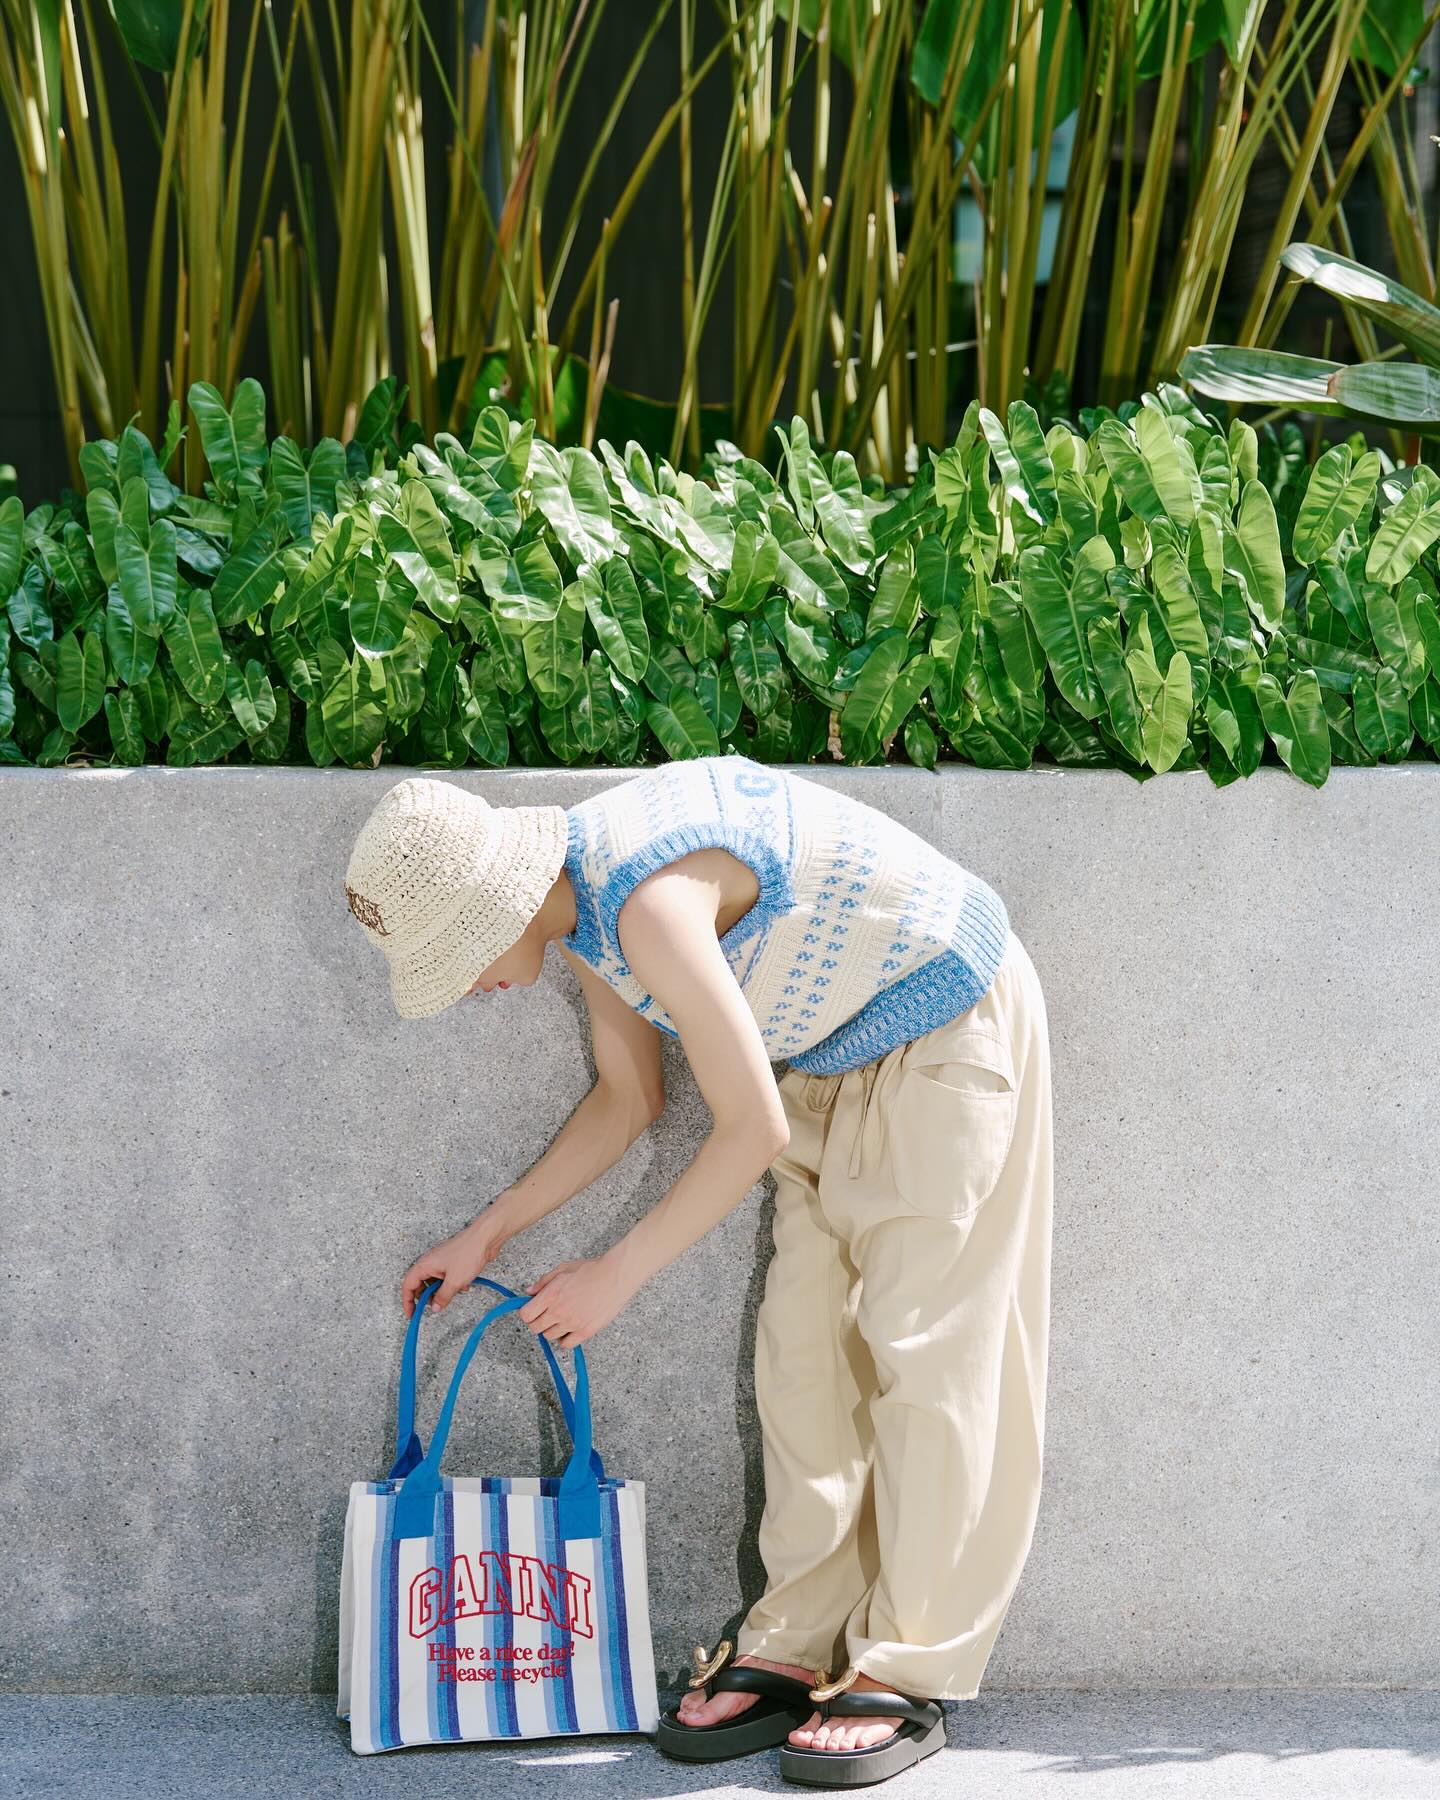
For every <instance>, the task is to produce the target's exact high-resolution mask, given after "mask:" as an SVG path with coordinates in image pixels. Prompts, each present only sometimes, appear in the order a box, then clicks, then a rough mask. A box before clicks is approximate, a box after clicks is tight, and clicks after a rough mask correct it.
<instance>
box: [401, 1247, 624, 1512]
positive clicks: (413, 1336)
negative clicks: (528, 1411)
mask: <svg viewBox="0 0 1440 1800" xmlns="http://www.w3.org/2000/svg"><path fill="white" fill-rule="evenodd" d="M470 1285H471V1287H488V1288H493V1289H494V1290H495V1292H496V1293H497V1294H504V1295H505V1296H506V1298H507V1299H514V1298H515V1289H514V1288H508V1287H506V1286H505V1284H504V1283H503V1282H500V1281H492V1280H491V1279H490V1277H489V1276H488V1275H477V1276H476V1277H475V1279H474V1280H473V1281H472V1282H471V1283H470ZM439 1291H440V1283H439V1281H438V1280H432V1281H431V1283H430V1284H429V1285H428V1286H426V1287H424V1288H422V1289H421V1291H420V1293H419V1294H418V1295H417V1296H416V1300H415V1306H414V1309H413V1311H412V1312H411V1314H410V1329H409V1330H408V1331H407V1332H406V1333H405V1348H404V1350H403V1351H402V1353H401V1356H400V1394H399V1399H398V1401H397V1403H396V1409H395V1452H396V1454H395V1462H394V1465H393V1466H392V1468H391V1470H390V1473H389V1475H388V1476H387V1477H386V1479H387V1480H389V1481H399V1480H400V1479H401V1478H402V1477H403V1476H406V1475H408V1474H409V1473H410V1471H411V1470H412V1469H413V1468H415V1467H416V1466H417V1465H418V1464H419V1463H420V1462H421V1461H422V1460H423V1458H424V1455H425V1446H424V1444H422V1443H421V1442H420V1436H419V1433H418V1432H417V1431H416V1429H415V1359H416V1352H417V1350H418V1348H419V1342H420V1320H421V1318H422V1317H423V1315H424V1312H425V1308H426V1307H427V1306H428V1305H429V1304H430V1302H431V1301H432V1300H433V1299H434V1298H435V1296H436V1294H438V1293H439ZM525 1297H526V1298H529V1297H530V1296H528V1295H527V1296H525ZM540 1348H541V1349H542V1350H543V1351H544V1352H545V1360H546V1362H548V1363H549V1365H550V1373H551V1375H553V1376H554V1378H555V1390H556V1392H557V1394H558V1395H559V1397H560V1411H561V1412H562V1413H563V1414H564V1416H565V1429H566V1431H568V1432H569V1434H570V1441H571V1443H572V1444H573V1443H574V1441H575V1408H574V1404H573V1403H572V1401H571V1399H570V1389H569V1386H568V1384H567V1383H566V1380H565V1376H564V1374H563V1373H562V1371H561V1368H560V1361H559V1358H558V1357H557V1356H556V1354H555V1352H554V1350H553V1348H552V1347H551V1344H550V1340H549V1338H547V1337H545V1336H544V1335H543V1333H542V1334H541V1337H540ZM590 1459H591V1464H592V1466H593V1467H594V1470H595V1476H596V1479H597V1480H598V1481H604V1479H605V1465H604V1463H603V1462H602V1461H601V1460H600V1452H599V1451H598V1450H592V1451H591V1452H590Z"/></svg>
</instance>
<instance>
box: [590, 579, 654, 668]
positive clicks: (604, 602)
mask: <svg viewBox="0 0 1440 1800" xmlns="http://www.w3.org/2000/svg"><path fill="white" fill-rule="evenodd" d="M603 577H604V579H603V580H597V578H596V576H595V574H594V572H593V571H592V572H590V573H587V574H585V575H582V576H581V578H580V581H579V584H578V585H579V588H580V593H581V595H582V597H583V599H584V601H585V610H586V612H587V613H588V614H589V615H590V623H591V625H592V626H593V627H594V631H595V636H596V637H597V638H598V639H599V641H600V648H601V649H602V650H603V651H604V652H605V654H606V656H607V657H608V658H609V659H610V661H611V662H612V663H613V664H614V665H615V667H616V668H617V669H618V670H619V671H620V673H621V674H622V675H623V676H625V678H626V679H627V680H629V681H639V680H640V678H641V677H642V676H643V675H644V673H645V665H646V664H647V663H648V662H649V660H650V632H649V629H648V627H647V626H646V623H645V609H644V607H643V605H642V604H641V600H640V593H639V590H638V588H637V587H636V586H635V582H634V580H633V578H631V576H630V571H629V568H628V567H627V566H626V564H625V563H623V562H622V561H621V560H620V559H619V558H618V557H614V558H612V559H611V561H610V562H608V563H606V565H605V568H604V570H603Z"/></svg>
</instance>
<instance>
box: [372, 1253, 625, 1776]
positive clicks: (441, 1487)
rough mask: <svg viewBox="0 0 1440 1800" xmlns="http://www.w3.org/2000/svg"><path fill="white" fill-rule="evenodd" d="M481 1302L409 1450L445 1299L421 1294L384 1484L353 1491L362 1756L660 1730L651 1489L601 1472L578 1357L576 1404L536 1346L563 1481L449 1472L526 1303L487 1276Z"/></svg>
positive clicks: (551, 1359) (579, 1354) (553, 1361)
mask: <svg viewBox="0 0 1440 1800" xmlns="http://www.w3.org/2000/svg"><path fill="white" fill-rule="evenodd" d="M436 1285H438V1284H436ZM473 1285H475V1286H477V1287H479V1286H485V1287H490V1288H493V1289H494V1290H495V1291H496V1292H497V1293H500V1294H504V1295H506V1296H507V1298H506V1299H505V1300H503V1301H502V1302H501V1303H500V1304H499V1305H496V1306H493V1307H491V1309H490V1311H489V1312H487V1313H486V1314H485V1316H484V1317H483V1318H482V1319H481V1320H480V1322H479V1323H478V1324H477V1325H476V1326H475V1328H474V1330H473V1331H472V1332H471V1333H470V1335H469V1337H468V1338H467V1339H466V1341H465V1345H464V1347H463V1349H462V1350H461V1352H460V1355H459V1357H458V1359H457V1361H456V1364H455V1373H454V1375H453V1376H452V1377H451V1380H450V1387H449V1391H448V1392H447V1394H446V1396H445V1404H444V1406H443V1407H442V1408H441V1412H440V1418H439V1420H438V1422H437V1424H436V1427H435V1435H434V1437H433V1439H432V1440H431V1444H430V1449H429V1452H428V1454H427V1453H426V1452H425V1450H424V1448H423V1446H422V1445H421V1442H420V1439H419V1438H418V1437H417V1436H416V1434H415V1360H416V1348H417V1340H418V1335H419V1326H420V1320H421V1317H422V1315H423V1313H424V1310H425V1306H426V1304H427V1303H428V1301H429V1299H430V1296H431V1294H432V1293H434V1292H435V1286H431V1287H427V1288H426V1289H425V1290H424V1292H423V1293H421V1294H420V1295H419V1297H418V1299H417V1301H416V1305H415V1309H414V1312H413V1313H412V1315H411V1319H410V1329H409V1331H408V1332H407V1333H406V1337H405V1351H404V1357H403V1359H402V1364H401V1374H400V1400H399V1419H398V1426H397V1432H396V1445H397V1449H398V1451H399V1454H398V1455H397V1456H396V1459H395V1465H394V1467H393V1468H392V1469H391V1471H390V1474H389V1476H388V1477H387V1479H386V1480H384V1481H357V1482H354V1483H352V1485H351V1488H350V1504H349V1507H348V1509H347V1511H346V1515H345V1548H344V1554H343V1559H342V1564H341V1573H340V1666H339V1689H340V1692H339V1699H338V1703H337V1708H336V1710H337V1712H338V1713H339V1716H340V1717H341V1718H342V1719H349V1721H350V1747H351V1749H352V1750H355V1751H358V1752H359V1753H360V1754H361V1755H363V1756H368V1755H371V1754H373V1753H374V1752H376V1751H379V1750H398V1749H401V1748H403V1747H404V1746H406V1745H411V1744H453V1743H465V1742H474V1741H483V1740H486V1739H494V1738H533V1737H560V1736H567V1735H571V1734H587V1733H591V1732H612V1731H637V1732H654V1731H655V1730H656V1728H657V1726H658V1725H659V1722H660V1711H659V1700H658V1696H657V1693H656V1687H655V1653H654V1647H653V1645H652V1643H651V1638H650V1597H649V1588H648V1577H647V1571H646V1551H645V1486H644V1483H643V1482H640V1481H624V1480H620V1479H618V1478H616V1477H614V1476H607V1475H606V1473H605V1468H604V1464H603V1463H602V1461H601V1459H600V1455H599V1452H598V1451H597V1450H595V1448H594V1446H593V1444H592V1442H591V1419H590V1380H589V1373H588V1371H587V1369H586V1365H585V1353H584V1351H583V1349H582V1348H581V1347H580V1346H579V1345H577V1346H576V1347H575V1352H574V1355H575V1391H574V1394H573V1396H572V1394H571V1392H570V1389H569V1386H568V1384H567V1383H566V1381H565V1377H564V1375H563V1373H562V1372H561V1368H560V1364H559V1362H558V1360H557V1358H556V1355H555V1352H554V1349H553V1348H552V1347H551V1345H550V1342H549V1340H548V1339H547V1338H545V1337H543V1336H542V1337H541V1338H540V1339H539V1340H538V1341H539V1343H540V1346H541V1348H542V1349H543V1350H544V1352H545V1356H546V1360H547V1361H548V1363H549V1365H550V1372H551V1374H552V1375H553V1376H554V1378H555V1386H556V1389H557V1391H558V1393H559V1396H560V1404H561V1408H562V1410H563V1412H564V1415H565V1422H566V1425H567V1426H568V1427H569V1430H570V1436H571V1442H572V1446H573V1448H572V1453H571V1456H570V1461H569V1463H568V1464H567V1465H566V1469H565V1473H564V1474H563V1475H559V1476H554V1475H545V1476H503V1475H475V1476H464V1475H458V1476H450V1475H441V1473H440V1463H441V1459H442V1458H443V1456H444V1454H445V1444H446V1440H447V1438H448V1437H449V1434H450V1425H451V1421H452V1419H453V1417H454V1412H455V1405H456V1401H457V1399H458V1397H459V1392H460V1384H461V1382H462V1380H463V1379H464V1376H465V1371H466V1369H467V1368H468V1367H469V1365H470V1362H471V1359H472V1358H473V1357H474V1355H475V1352H476V1350H477V1349H478V1347H479V1344H480V1339H481V1338H482V1337H483V1336H484V1334H485V1332H486V1331H487V1330H488V1329H489V1327H490V1325H491V1324H493V1322H494V1321H495V1320H496V1319H498V1318H499V1317H500V1316H501V1315H502V1314H504V1313H507V1312H514V1311H515V1310H516V1309H517V1308H518V1307H521V1306H523V1305H524V1304H525V1302H526V1301H527V1300H528V1299H529V1298H530V1296H529V1295H528V1294H517V1293H515V1292H514V1290H513V1289H510V1288H507V1287H502V1286H501V1284H500V1283H499V1282H495V1281H490V1280H488V1279H487V1278H486V1277H485V1276H483V1275H482V1276H480V1277H479V1278H478V1279H477V1280H476V1282H475V1283H474V1284H473Z"/></svg>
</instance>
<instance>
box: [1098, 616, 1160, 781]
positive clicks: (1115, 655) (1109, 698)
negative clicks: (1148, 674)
mask: <svg viewBox="0 0 1440 1800" xmlns="http://www.w3.org/2000/svg"><path fill="white" fill-rule="evenodd" d="M1085 637H1086V642H1087V644H1088V646H1089V651H1090V657H1091V660H1092V662H1093V663H1094V665H1095V673H1096V676H1097V678H1098V680H1099V682H1100V686H1101V687H1102V689H1103V690H1104V694H1105V705H1106V708H1107V709H1108V712H1109V716H1110V723H1111V725H1112V726H1113V728H1114V731H1115V735H1116V737H1118V738H1119V740H1120V742H1121V744H1122V745H1123V746H1124V747H1125V750H1126V751H1127V753H1128V754H1129V755H1130V756H1132V757H1134V759H1135V761H1136V762H1137V763H1143V762H1144V760H1145V744H1144V739H1143V737H1142V735H1141V729H1140V726H1141V717H1140V702H1139V701H1138V700H1137V699H1136V697H1135V683H1134V681H1133V680H1132V679H1131V675H1130V671H1129V669H1128V668H1127V667H1126V665H1125V651H1124V647H1123V646H1122V644H1121V642H1120V619H1119V615H1118V614H1116V615H1115V616H1114V617H1108V618H1093V619H1091V620H1090V621H1089V623H1088V624H1087V626H1086V628H1085ZM1157 673H1158V671H1157Z"/></svg>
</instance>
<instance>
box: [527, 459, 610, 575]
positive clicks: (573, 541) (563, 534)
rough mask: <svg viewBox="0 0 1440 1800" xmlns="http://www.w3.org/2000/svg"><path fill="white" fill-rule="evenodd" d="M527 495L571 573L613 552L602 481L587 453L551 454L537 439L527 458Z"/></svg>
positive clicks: (608, 511)
mask: <svg viewBox="0 0 1440 1800" xmlns="http://www.w3.org/2000/svg"><path fill="white" fill-rule="evenodd" d="M530 491H531V493H532V494H533V495H534V496H535V504H536V506H538V507H539V509H540V511H541V513H542V514H543V515H544V518H545V521H546V523H547V524H548V525H549V526H550V529H551V530H552V531H553V532H554V533H555V536H556V537H557V538H558V539H559V541H560V547H561V549H562V550H563V551H564V552H565V554H566V555H567V556H568V557H569V558H570V561H571V562H572V563H573V564H574V566H575V569H576V571H577V572H581V571H583V570H585V569H587V568H589V567H591V566H593V565H598V564H600V563H603V562H605V561H606V560H607V559H608V558H609V557H612V556H614V555H616V554H617V553H618V552H619V550H620V548H621V542H620V534H619V532H618V531H617V530H616V529H615V525H614V522H613V521H612V519H611V517H610V496H609V495H608V494H607V493H606V491H605V477H604V475H603V474H602V473H601V470H600V465H599V463H598V462H597V461H596V460H595V458H594V457H593V456H592V455H591V454H590V452H589V451H588V450H583V449H580V448H578V447H575V448H571V449H568V450H565V451H559V450H552V449H551V447H550V446H549V444H547V443H545V442H544V441H543V440H541V439H539V438H537V439H536V440H535V444H534V448H533V451H532V453H531V458H530Z"/></svg>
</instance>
